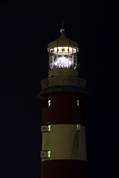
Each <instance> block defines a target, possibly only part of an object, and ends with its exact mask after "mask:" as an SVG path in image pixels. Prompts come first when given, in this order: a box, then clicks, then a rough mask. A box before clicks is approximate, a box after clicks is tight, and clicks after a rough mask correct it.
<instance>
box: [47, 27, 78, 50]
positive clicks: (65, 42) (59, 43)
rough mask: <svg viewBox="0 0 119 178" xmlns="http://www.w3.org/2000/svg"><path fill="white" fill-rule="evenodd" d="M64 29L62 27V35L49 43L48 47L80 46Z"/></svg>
mask: <svg viewBox="0 0 119 178" xmlns="http://www.w3.org/2000/svg"><path fill="white" fill-rule="evenodd" d="M64 31H65V30H64V29H60V33H61V35H60V37H59V38H58V39H57V40H55V41H52V42H51V43H49V44H48V48H54V47H64V46H65V47H75V48H78V44H77V43H76V42H75V41H72V40H70V39H69V38H67V37H66V36H65V33H64Z"/></svg>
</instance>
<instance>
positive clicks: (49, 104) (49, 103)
mask: <svg viewBox="0 0 119 178" xmlns="http://www.w3.org/2000/svg"><path fill="white" fill-rule="evenodd" d="M50 106H51V100H50V99H49V100H48V107H50Z"/></svg>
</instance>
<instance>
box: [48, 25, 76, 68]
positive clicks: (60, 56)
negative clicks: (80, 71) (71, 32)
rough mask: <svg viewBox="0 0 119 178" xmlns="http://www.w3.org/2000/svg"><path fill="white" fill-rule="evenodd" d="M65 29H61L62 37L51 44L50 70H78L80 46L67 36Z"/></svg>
mask: <svg viewBox="0 0 119 178" xmlns="http://www.w3.org/2000/svg"><path fill="white" fill-rule="evenodd" d="M64 31H65V30H64V28H62V29H60V33H61V35H60V37H59V38H58V39H57V40H55V41H53V42H51V43H49V45H48V52H49V70H54V69H73V70H76V68H77V52H78V51H79V48H78V44H77V43H76V42H74V41H72V40H70V39H69V38H67V37H66V36H65V33H64Z"/></svg>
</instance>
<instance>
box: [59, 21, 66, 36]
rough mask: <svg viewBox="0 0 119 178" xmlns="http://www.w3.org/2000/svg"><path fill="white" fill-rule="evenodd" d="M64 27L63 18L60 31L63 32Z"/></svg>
mask: <svg viewBox="0 0 119 178" xmlns="http://www.w3.org/2000/svg"><path fill="white" fill-rule="evenodd" d="M64 31H65V28H64V20H62V26H61V28H60V33H62V32H64Z"/></svg>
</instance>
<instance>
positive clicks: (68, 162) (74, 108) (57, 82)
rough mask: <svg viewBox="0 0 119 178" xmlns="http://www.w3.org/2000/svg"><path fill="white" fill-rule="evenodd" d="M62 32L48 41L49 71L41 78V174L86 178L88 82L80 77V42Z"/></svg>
mask: <svg viewBox="0 0 119 178" xmlns="http://www.w3.org/2000/svg"><path fill="white" fill-rule="evenodd" d="M60 33H61V35H60V37H59V38H58V39H57V40H55V41H53V42H51V43H49V45H48V52H49V73H48V78H47V79H44V80H42V81H41V92H40V101H41V110H42V126H41V132H42V149H41V178H86V177H87V155H86V127H85V100H86V83H85V80H83V79H80V77H78V71H77V52H79V48H78V44H77V43H76V42H74V41H72V40H70V39H68V38H67V37H66V36H65V34H64V29H63V28H62V29H61V30H60Z"/></svg>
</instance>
